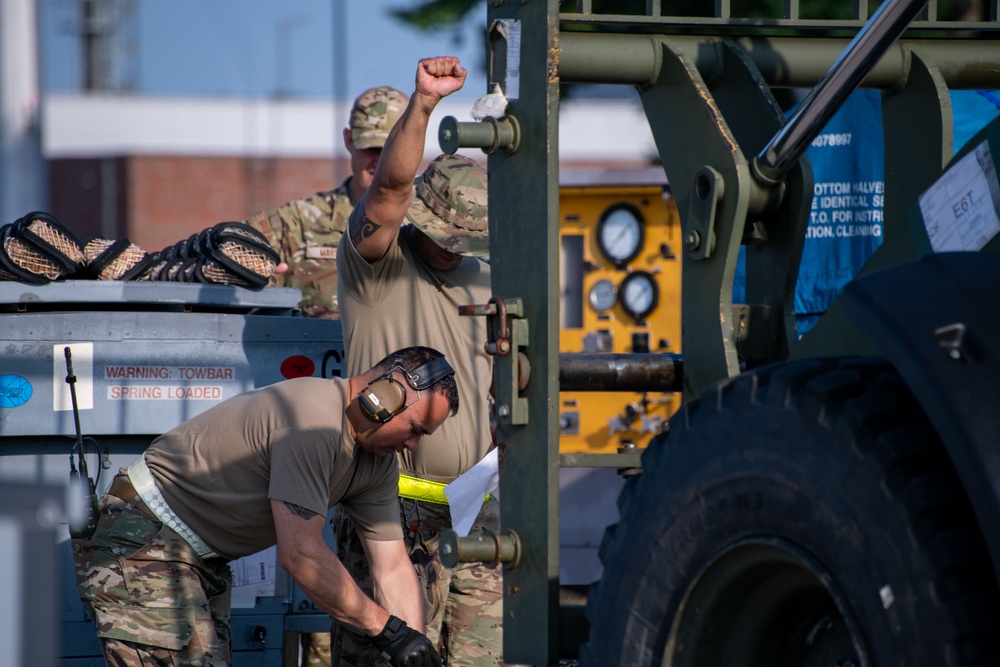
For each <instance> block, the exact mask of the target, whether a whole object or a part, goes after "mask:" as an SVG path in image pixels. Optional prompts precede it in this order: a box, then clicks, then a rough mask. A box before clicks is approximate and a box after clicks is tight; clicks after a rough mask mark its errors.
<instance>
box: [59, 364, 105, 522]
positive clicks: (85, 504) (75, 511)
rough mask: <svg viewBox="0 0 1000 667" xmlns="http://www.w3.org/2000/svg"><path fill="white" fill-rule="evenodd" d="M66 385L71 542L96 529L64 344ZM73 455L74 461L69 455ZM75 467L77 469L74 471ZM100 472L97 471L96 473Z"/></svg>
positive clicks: (91, 485)
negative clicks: (71, 429) (72, 430)
mask: <svg viewBox="0 0 1000 667" xmlns="http://www.w3.org/2000/svg"><path fill="white" fill-rule="evenodd" d="M63 353H64V354H65V355H66V384H68V385H69V395H70V399H71V400H72V401H73V424H74V425H75V426H76V442H75V443H74V444H73V449H71V450H70V452H69V486H70V494H69V500H68V507H67V515H68V517H69V534H70V537H72V538H73V539H81V538H87V537H90V536H91V535H93V534H94V532H95V531H96V530H97V514H98V509H97V489H96V488H95V486H94V480H93V479H92V478H91V477H90V474H89V473H88V472H87V458H86V456H85V453H84V446H83V435H82V434H81V433H80V409H79V407H78V406H77V403H76V376H75V375H73V354H72V352H71V351H70V349H69V346H68V345H67V346H66V347H65V348H63ZM74 452H75V453H76V461H74V460H73V453H74ZM78 466H79V470H78V469H77V468H78ZM99 472H100V471H98V473H99Z"/></svg>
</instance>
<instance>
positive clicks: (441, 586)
mask: <svg viewBox="0 0 1000 667" xmlns="http://www.w3.org/2000/svg"><path fill="white" fill-rule="evenodd" d="M400 505H401V513H402V520H403V528H404V533H405V536H406V546H407V549H408V550H409V552H410V561H411V562H412V563H413V565H414V567H416V570H417V576H418V578H419V579H420V584H421V587H422V588H423V591H424V616H425V622H426V634H427V637H428V639H430V640H431V641H432V642H433V643H434V644H435V645H436V646H437V648H438V651H439V652H440V653H441V657H442V659H443V660H444V661H445V664H447V665H452V667H495V666H497V665H502V664H503V662H502V659H501V656H502V653H503V573H502V568H501V566H499V565H498V566H496V567H493V568H491V567H488V566H486V565H483V564H479V563H460V564H459V565H458V566H457V567H456V568H454V569H448V568H445V567H444V566H443V565H441V559H440V558H439V557H438V539H439V537H440V534H441V531H442V530H443V529H446V528H450V527H451V515H450V513H449V510H448V506H447V505H436V504H433V503H422V502H420V503H418V502H415V501H412V500H400ZM333 521H334V533H335V534H336V536H337V551H338V555H339V556H340V559H341V560H342V561H343V562H344V565H345V567H346V568H347V570H348V571H349V572H350V573H351V575H352V576H353V577H354V580H355V581H357V582H358V585H359V586H361V588H362V589H363V590H364V591H365V592H366V593H367V594H368V595H371V593H372V582H371V575H370V573H369V570H368V561H367V559H366V558H365V554H364V550H363V549H362V548H361V544H360V542H359V540H358V538H357V535H355V533H354V528H353V526H352V525H351V520H350V518H349V517H348V516H347V512H345V511H342V510H341V509H340V508H339V507H338V508H337V510H336V513H335V515H334V519H333ZM483 528H488V529H489V530H493V531H499V530H500V504H499V503H498V502H497V501H496V499H492V498H491V499H490V500H488V501H487V502H485V503H483V509H482V511H481V512H480V513H479V516H478V517H477V518H476V522H475V523H474V524H473V526H472V532H473V533H475V532H478V531H480V530H482V529H483ZM330 645H331V646H330V653H331V661H332V663H333V664H334V665H351V666H355V665H357V666H358V667H372V666H374V665H385V664H386V663H385V661H384V660H382V658H380V657H379V656H378V654H377V653H376V652H375V651H374V649H373V648H372V645H371V641H370V640H369V639H368V638H367V637H364V636H362V635H359V634H357V633H356V632H354V631H353V630H351V629H350V628H348V627H346V626H343V625H340V624H338V623H336V622H334V624H333V630H332V634H331V640H330Z"/></svg>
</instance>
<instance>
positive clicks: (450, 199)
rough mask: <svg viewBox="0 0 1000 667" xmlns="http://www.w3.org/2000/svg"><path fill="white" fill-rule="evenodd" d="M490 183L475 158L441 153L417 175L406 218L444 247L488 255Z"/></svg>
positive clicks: (461, 252)
mask: <svg viewBox="0 0 1000 667" xmlns="http://www.w3.org/2000/svg"><path fill="white" fill-rule="evenodd" d="M487 182H488V181H487V176H486V169H484V168H483V166H482V165H480V164H479V163H478V162H476V161H475V160H473V159H472V158H469V157H465V156H464V155H439V156H438V157H436V158H434V159H433V160H432V161H431V163H430V164H429V165H427V169H425V170H424V173H423V174H421V175H420V176H419V177H418V178H417V180H416V183H415V184H414V194H413V200H412V201H411V202H410V207H409V208H408V209H406V218H407V219H408V220H409V221H410V222H411V223H413V225H414V226H415V227H416V228H417V229H419V230H420V231H422V232H423V233H424V234H427V236H429V237H431V239H433V240H434V242H435V243H437V244H438V245H439V246H441V247H442V248H444V249H445V250H448V251H450V252H454V253H457V254H459V255H471V256H474V257H481V256H483V255H488V254H489V251H490V241H489V227H488V222H487V217H486V213H487V208H486V203H487Z"/></svg>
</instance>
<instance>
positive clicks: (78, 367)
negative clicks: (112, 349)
mask: <svg viewBox="0 0 1000 667" xmlns="http://www.w3.org/2000/svg"><path fill="white" fill-rule="evenodd" d="M67 347H68V348H69V354H70V359H71V360H72V362H73V375H74V376H75V377H76V382H74V383H73V388H74V390H75V391H76V405H77V408H79V409H80V410H93V409H94V344H93V343H57V344H55V345H53V346H52V409H53V410H55V411H56V412H60V411H65V410H72V409H73V397H72V395H71V394H70V391H69V383H68V382H67V381H66V378H67V376H68V375H69V373H68V372H67V369H66V348H67Z"/></svg>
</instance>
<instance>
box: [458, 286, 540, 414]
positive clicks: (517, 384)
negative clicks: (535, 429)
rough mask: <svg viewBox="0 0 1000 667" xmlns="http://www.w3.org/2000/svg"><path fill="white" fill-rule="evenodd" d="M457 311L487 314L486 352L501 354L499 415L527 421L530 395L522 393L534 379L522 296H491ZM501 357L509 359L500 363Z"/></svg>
mask: <svg viewBox="0 0 1000 667" xmlns="http://www.w3.org/2000/svg"><path fill="white" fill-rule="evenodd" d="M458 314H459V315H476V316H481V315H485V316H486V345H485V349H486V353H487V354H492V355H494V356H497V357H500V359H498V360H495V362H494V367H493V374H494V379H495V387H496V392H497V396H496V399H497V416H498V417H499V418H500V419H502V420H503V419H509V420H510V423H511V424H527V423H528V399H527V397H525V396H524V395H523V394H524V392H525V391H526V390H527V388H528V382H529V380H530V379H531V363H530V362H529V361H528V355H527V354H525V352H524V350H525V349H527V347H528V320H526V319H524V308H523V304H522V303H521V299H519V298H516V297H515V298H511V299H507V300H505V299H504V298H503V297H499V296H492V297H490V301H489V303H487V304H485V305H475V306H459V308H458ZM501 359H507V360H508V361H509V363H507V362H503V363H497V362H499V361H500V360H501Z"/></svg>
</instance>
